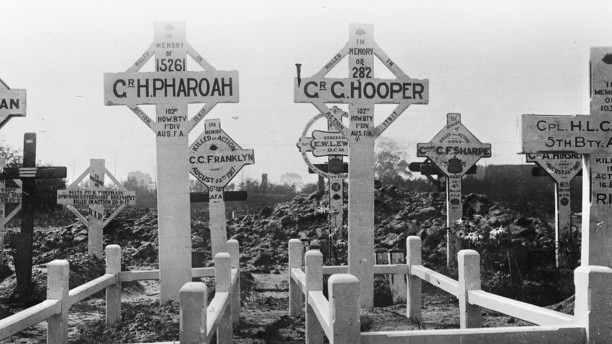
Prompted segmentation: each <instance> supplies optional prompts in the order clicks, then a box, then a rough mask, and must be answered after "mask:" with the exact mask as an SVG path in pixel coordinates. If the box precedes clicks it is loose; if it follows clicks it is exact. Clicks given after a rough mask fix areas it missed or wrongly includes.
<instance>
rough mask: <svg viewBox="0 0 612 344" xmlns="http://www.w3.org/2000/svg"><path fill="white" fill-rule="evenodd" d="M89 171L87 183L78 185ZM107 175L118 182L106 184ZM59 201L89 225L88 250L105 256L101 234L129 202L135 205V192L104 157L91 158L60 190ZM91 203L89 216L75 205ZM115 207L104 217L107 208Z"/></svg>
mask: <svg viewBox="0 0 612 344" xmlns="http://www.w3.org/2000/svg"><path fill="white" fill-rule="evenodd" d="M87 175H89V181H88V186H87V187H85V188H82V187H79V183H80V182H81V181H82V180H83V179H84V178H85V177H86V176H87ZM105 175H107V176H108V177H109V178H110V179H111V180H112V181H113V183H114V184H115V187H114V188H109V187H104V176H105ZM57 204H63V205H65V206H66V208H68V210H70V211H71V212H72V213H73V214H74V215H75V216H76V217H77V218H78V219H79V221H81V223H83V224H84V225H85V226H87V230H88V233H87V253H89V254H91V255H94V256H96V257H98V258H102V255H103V253H104V247H103V240H102V234H103V230H104V227H106V225H107V224H108V223H109V222H110V221H111V220H112V219H114V218H115V217H116V216H117V215H118V214H119V213H120V212H121V211H122V210H123V209H124V208H125V207H126V206H128V205H136V192H134V191H128V190H127V189H126V188H125V187H124V186H123V185H122V184H121V183H120V182H119V181H118V180H117V179H116V178H115V176H113V175H112V174H111V173H110V171H109V170H108V169H106V167H105V166H104V159H91V160H90V162H89V168H88V169H86V170H85V172H83V173H82V174H81V175H80V176H79V177H78V178H77V179H75V180H74V182H72V184H70V186H68V187H67V188H66V190H58V191H57ZM83 206H87V207H88V218H85V217H84V216H83V215H81V213H80V212H79V211H78V210H77V209H76V208H77V207H83ZM105 206H106V207H109V208H114V211H113V212H112V213H111V214H110V215H109V216H108V217H106V218H105V217H104V215H105V211H104V208H105Z"/></svg>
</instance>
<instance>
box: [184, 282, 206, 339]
mask: <svg viewBox="0 0 612 344" xmlns="http://www.w3.org/2000/svg"><path fill="white" fill-rule="evenodd" d="M179 299H180V302H181V312H180V329H179V341H180V343H181V344H196V343H197V344H199V343H206V341H207V333H206V311H207V308H208V289H207V288H206V284H204V283H202V282H187V283H185V285H183V287H182V288H181V290H180V291H179Z"/></svg>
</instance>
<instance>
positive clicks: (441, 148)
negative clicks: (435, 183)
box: [417, 113, 491, 266]
mask: <svg viewBox="0 0 612 344" xmlns="http://www.w3.org/2000/svg"><path fill="white" fill-rule="evenodd" d="M417 156H419V157H425V158H429V160H431V161H432V162H433V163H434V164H435V165H436V166H437V167H438V168H439V169H440V170H441V171H442V172H443V173H444V174H445V175H446V226H447V228H448V230H447V240H446V248H447V251H446V253H447V254H446V260H447V264H448V265H449V266H450V263H451V261H454V260H455V258H456V257H457V253H458V250H459V248H460V245H459V242H458V240H457V237H456V236H455V235H454V233H453V232H452V230H451V229H452V227H453V226H454V225H455V224H456V223H457V221H458V220H461V218H462V217H463V202H462V201H461V178H462V177H463V175H464V174H466V173H467V171H468V170H469V169H470V167H472V166H473V165H475V164H476V162H478V160H480V159H481V158H490V157H491V144H489V143H482V142H480V140H478V138H476V136H474V134H472V133H471V132H470V131H469V130H468V129H467V128H466V127H465V126H464V125H463V123H461V114H458V113H449V114H447V115H446V126H444V128H442V130H440V131H439V132H438V133H437V134H436V136H434V137H433V139H431V141H429V143H419V144H418V145H417Z"/></svg>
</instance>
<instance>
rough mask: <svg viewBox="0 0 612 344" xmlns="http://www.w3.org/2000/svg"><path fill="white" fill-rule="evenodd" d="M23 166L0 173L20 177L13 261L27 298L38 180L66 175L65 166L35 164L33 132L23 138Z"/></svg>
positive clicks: (10, 176)
mask: <svg viewBox="0 0 612 344" xmlns="http://www.w3.org/2000/svg"><path fill="white" fill-rule="evenodd" d="M22 166H23V167H20V168H5V169H4V170H3V172H2V173H0V180H2V179H20V180H21V183H22V195H21V233H19V234H17V235H15V239H14V245H15V248H16V252H15V257H14V262H15V274H16V276H17V291H18V292H19V295H20V296H21V297H27V296H28V295H29V294H30V292H31V289H32V246H33V234H34V205H35V204H36V200H37V198H38V194H37V192H36V180H37V179H57V178H66V167H36V134H35V133H26V134H25V135H24V139H23V165H22Z"/></svg>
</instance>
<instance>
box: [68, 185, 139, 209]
mask: <svg viewBox="0 0 612 344" xmlns="http://www.w3.org/2000/svg"><path fill="white" fill-rule="evenodd" d="M57 203H58V204H64V205H72V206H75V207H76V206H90V205H103V206H111V207H119V206H122V205H136V192H135V191H123V190H115V189H93V190H88V189H76V190H57Z"/></svg>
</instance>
